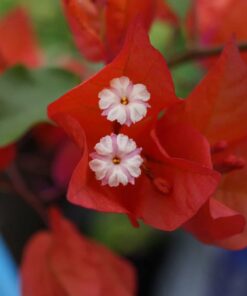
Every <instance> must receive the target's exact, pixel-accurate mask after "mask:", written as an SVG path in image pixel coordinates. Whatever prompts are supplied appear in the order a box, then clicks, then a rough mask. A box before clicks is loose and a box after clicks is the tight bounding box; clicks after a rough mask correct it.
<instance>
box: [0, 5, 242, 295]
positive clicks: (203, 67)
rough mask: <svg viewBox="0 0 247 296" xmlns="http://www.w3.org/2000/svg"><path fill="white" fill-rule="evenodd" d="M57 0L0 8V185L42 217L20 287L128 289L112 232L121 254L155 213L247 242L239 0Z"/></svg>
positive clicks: (213, 236)
mask: <svg viewBox="0 0 247 296" xmlns="http://www.w3.org/2000/svg"><path fill="white" fill-rule="evenodd" d="M60 2H61V3H60V9H57V7H56V8H54V7H55V6H54V7H53V6H52V5H53V4H52V3H49V5H51V7H49V8H48V9H47V10H46V9H45V10H42V9H40V8H36V9H35V7H33V6H31V5H30V7H29V10H26V9H24V8H14V9H13V10H10V11H8V12H7V13H6V14H4V15H3V16H1V15H0V171H1V174H0V193H1V195H3V196H5V195H7V196H8V195H10V196H11V197H13V196H15V195H17V196H18V197H19V196H20V197H21V198H22V199H23V200H24V201H25V203H27V204H28V205H29V206H30V208H31V209H33V210H34V212H36V214H37V216H38V217H39V219H40V220H41V223H42V227H43V229H39V230H38V231H37V229H34V230H30V232H31V234H30V235H27V233H26V228H27V227H26V226H23V229H24V228H25V231H24V232H25V238H24V239H23V240H24V242H23V244H22V246H21V247H20V250H18V251H19V254H21V255H20V256H19V257H18V256H16V257H18V258H17V259H18V260H19V261H21V267H20V275H21V291H22V292H21V293H22V295H23V296H34V295H35V296H56V295H59V296H67V295H68V296H80V295H85V296H107V295H113V296H115V295H116V296H134V295H137V293H138V292H137V290H138V289H137V278H138V277H137V276H136V275H137V273H136V270H135V268H134V267H133V266H132V264H131V262H130V261H128V260H126V259H124V258H121V257H120V256H118V255H117V254H114V251H111V250H109V249H108V248H107V247H105V246H103V245H102V244H101V243H100V242H97V240H99V237H100V238H102V237H103V238H104V235H105V234H107V233H108V232H109V233H110V234H109V235H108V242H109V237H110V240H111V239H112V236H113V235H112V234H113V233H114V231H115V233H116V232H117V233H118V240H119V242H118V247H119V245H121V247H120V248H119V249H118V251H119V250H121V253H123V254H128V251H126V250H127V249H128V250H134V251H133V253H131V254H128V255H131V256H130V258H131V259H132V258H133V257H134V256H136V254H138V251H139V249H138V248H140V245H141V244H143V245H144V246H147V245H148V242H150V241H155V240H153V238H154V236H155V234H154V233H155V232H154V230H153V229H159V230H161V231H160V232H161V236H163V235H165V233H166V232H170V231H174V230H176V229H182V230H184V232H187V233H188V232H189V233H190V234H192V235H193V236H194V237H196V238H197V239H198V240H200V241H202V242H203V243H205V244H211V245H215V246H217V247H221V248H226V249H232V250H238V249H243V248H246V247H247V228H246V227H247V226H246V219H247V212H246V208H247V206H246V201H247V199H246V197H247V185H246V184H247V183H246V178H247V171H246V162H247V65H246V51H247V40H246V38H247V29H246V28H247V27H246V25H244V22H245V15H246V8H247V7H246V1H244V0H243V1H240V0H239V1H233V0H232V1H231V0H223V1H219V3H216V2H217V1H206V0H194V1H191V5H188V7H187V10H186V11H183V12H182V13H181V11H180V6H181V5H180V4H181V3H180V4H179V5H177V6H178V7H176V5H175V4H173V6H172V7H171V6H170V5H169V4H168V3H167V2H166V1H163V0H155V1H154V0H142V1H140V0H109V1H106V0H95V1H93V0H80V1H79V0H61V1H60ZM171 2H172V1H169V3H171ZM175 2H177V1H175ZM175 2H174V3H175ZM236 3H237V4H236ZM46 5H48V3H47V4H46V3H44V6H46ZM55 5H56V4H55ZM61 8H62V10H61ZM4 9H5V8H4ZM53 9H54V11H53ZM27 11H30V12H31V15H32V16H33V18H32V17H31V16H29V13H28V12H27ZM47 11H49V13H48V12H47ZM0 12H1V3H0ZM62 12H63V13H64V15H62V14H61V13H62ZM178 12H179V13H178ZM57 13H58V15H59V18H58V19H56V20H55V21H54V23H52V19H53V18H54V19H55V18H56V17H57ZM35 17H37V23H36V25H35V27H34V26H33V25H32V21H31V20H32V19H35ZM223 17H224V18H225V21H224V22H222V18H223ZM45 18H47V22H45ZM34 28H35V29H36V30H37V32H38V33H37V34H36V33H35V29H34ZM51 28H52V30H51V31H50V29H51ZM48 31H49V32H48ZM161 33H162V34H161ZM53 34H54V37H52V36H53ZM53 39H54V40H55V39H56V40H55V41H56V42H57V41H59V42H57V43H56V42H53V41H54V40H53ZM57 39H58V40H57ZM161 40H164V41H165V42H164V44H161ZM157 41H158V42H157ZM74 43H75V44H74ZM156 43H158V45H157V44H156ZM187 45H189V47H188V48H187V47H186V46H187ZM157 48H159V50H158V49H157ZM212 57H213V59H212ZM205 59H206V62H205ZM210 59H211V60H210ZM202 60H203V62H202ZM191 61H193V63H191V65H190V66H189V67H185V68H183V66H184V65H183V64H184V63H189V62H191ZM212 62H213V63H212ZM174 69H175V70H174ZM181 69H182V70H181ZM184 69H185V70H184ZM188 78H190V80H188ZM200 80H201V81H200ZM188 81H190V83H191V82H192V83H191V84H192V85H187V82H188ZM181 86H182V91H181V89H180V88H181ZM183 86H184V88H183ZM187 89H189V90H190V92H189V93H188V95H187V96H186V98H183V99H182V98H180V92H181V93H184V92H186V91H187ZM10 201H11V198H10ZM0 206H1V204H0ZM63 212H65V213H63ZM1 213H2V212H1ZM6 213H7V211H6ZM100 213H102V214H100ZM108 213H111V214H116V215H113V216H112V217H117V218H113V220H110V221H118V220H117V219H119V217H123V218H126V217H127V219H126V220H127V223H128V224H127V225H128V226H127V227H128V228H126V224H124V225H123V224H119V225H118V223H117V222H116V223H115V222H113V223H112V224H114V223H115V224H114V225H113V227H114V230H113V231H112V232H111V229H110V230H109V229H108V228H109V227H108V226H109V224H108V225H107V224H104V223H105V221H104V222H102V223H98V224H101V225H100V227H99V228H97V218H95V217H105V218H103V220H104V219H108V218H106V217H111V215H108ZM7 214H8V213H7ZM97 215H99V216H97ZM100 215H102V216H100ZM4 216H5V210H3V217H4ZM8 216H14V214H13V215H11V214H10V215H9V214H8ZM65 216H66V218H65ZM8 218H9V217H8ZM25 218H26V217H25ZM3 219H4V218H3ZM114 219H116V220H114ZM70 220H71V221H70ZM103 220H102V221H103ZM7 221H9V220H7ZM95 221H96V222H95ZM32 222H33V221H32V220H31V221H30V222H29V225H28V227H30V225H32ZM142 222H144V223H142ZM1 224H3V223H0V225H1ZM13 224H16V223H13ZM17 224H18V223H17ZM74 224H75V225H74ZM144 224H145V225H144ZM11 225H12V224H11ZM18 225H19V224H18ZM92 225H94V227H96V229H97V230H98V231H95V232H94V230H92V229H94V228H93V226H92ZM95 225H96V226H95ZM105 225H107V227H105ZM77 226H78V227H77ZM21 227H22V223H20V227H19V228H21ZM110 227H112V225H110ZM7 228H8V231H11V227H7ZM81 229H83V233H86V234H89V236H91V237H92V238H86V237H84V234H83V235H82V234H81V231H80V230H81ZM99 229H100V230H99ZM102 229H103V230H102ZM124 229H128V230H127V231H126V233H125V232H124ZM133 229H135V231H136V232H135V234H134V236H138V235H140V233H141V239H140V237H138V240H140V241H141V242H142V243H141V244H140V241H139V243H137V244H136V245H135V244H134V243H133V245H134V247H133V249H131V247H132V245H131V244H132V242H131V240H132V239H133V236H131V235H130V233H131V231H133ZM143 229H145V230H144V231H143ZM0 231H1V232H2V230H1V229H0ZM3 232H4V231H3ZM99 232H100V236H98V235H97V234H98V233H99ZM18 233H19V230H18ZM20 233H21V231H20ZM7 237H12V235H9V236H8V235H7ZM119 237H120V239H119ZM129 237H131V239H130V238H129ZM150 237H151V239H150ZM27 238H29V241H28V242H27ZM94 239H95V240H94ZM106 241H107V239H106ZM9 245H10V247H11V243H9ZM108 245H110V246H111V247H112V245H113V246H115V245H114V243H113V244H111V243H109V244H108ZM129 245H130V248H129ZM137 246H138V247H137ZM12 248H13V246H12ZM143 248H144V247H143ZM13 249H14V250H15V247H14V248H13ZM115 249H117V248H115ZM125 249H126V250H125ZM115 251H116V250H115ZM125 251H126V252H125ZM140 253H141V252H140ZM15 255H16V254H15ZM133 262H135V260H133ZM0 288H1V287H0ZM0 294H1V290H0Z"/></svg>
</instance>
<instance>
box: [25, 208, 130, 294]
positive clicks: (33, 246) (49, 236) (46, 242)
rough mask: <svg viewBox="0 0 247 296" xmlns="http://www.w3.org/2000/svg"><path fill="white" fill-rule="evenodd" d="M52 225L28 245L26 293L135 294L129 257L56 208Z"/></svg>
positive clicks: (26, 250)
mask: <svg viewBox="0 0 247 296" xmlns="http://www.w3.org/2000/svg"><path fill="white" fill-rule="evenodd" d="M51 225H52V230H51V231H42V232H40V233H39V234H37V235H36V236H34V237H33V238H32V239H31V241H30V242H29V243H28V245H27V247H26V249H25V252H24V257H23V261H22V267H21V276H22V292H23V295H25V296H29V295H30V296H33V295H34V294H35V295H37V296H44V295H46V296H55V295H59V296H63V295H64V296H65V295H66V296H77V295H78V296H80V295H87V296H98V295H111V294H112V295H120V296H131V295H134V294H135V274H134V270H133V268H132V266H131V265H130V264H129V263H127V261H125V260H123V259H120V258H119V257H117V256H116V255H114V254H113V253H111V252H110V251H109V250H108V249H106V248H105V247H103V246H101V245H98V244H96V243H95V242H93V241H90V240H87V239H86V238H84V237H82V236H81V235H80V234H79V232H78V231H77V230H76V229H75V227H74V226H73V225H72V224H71V223H70V222H69V221H67V220H65V219H63V218H62V217H61V215H60V214H59V212H57V211H56V210H53V211H52V212H51ZM64 238H66V239H64Z"/></svg>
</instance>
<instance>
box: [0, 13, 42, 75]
mask: <svg viewBox="0 0 247 296" xmlns="http://www.w3.org/2000/svg"><path fill="white" fill-rule="evenodd" d="M0 36H1V37H0V70H4V69H6V68H8V67H11V66H13V65H15V64H23V65H25V66H28V67H36V66H38V65H39V64H40V53H39V49H38V46H37V42H36V38H35V36H34V34H33V30H32V27H31V24H30V20H29V18H28V16H27V14H26V12H25V11H24V10H22V9H16V10H14V11H12V12H11V13H10V14H8V15H7V16H6V17H5V18H3V19H2V20H0Z"/></svg>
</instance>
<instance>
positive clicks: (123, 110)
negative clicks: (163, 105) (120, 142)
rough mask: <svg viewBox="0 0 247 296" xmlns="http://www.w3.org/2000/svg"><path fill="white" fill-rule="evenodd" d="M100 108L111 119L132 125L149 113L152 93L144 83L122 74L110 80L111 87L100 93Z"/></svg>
mask: <svg viewBox="0 0 247 296" xmlns="http://www.w3.org/2000/svg"><path fill="white" fill-rule="evenodd" d="M99 99H100V100H99V108H100V109H101V110H103V112H102V115H103V116H107V119H108V120H110V121H115V120H116V121H117V122H119V123H120V124H121V125H123V124H126V125H127V126H130V125H131V124H132V123H136V122H138V121H140V120H141V119H142V118H144V117H145V116H146V114H147V108H149V107H150V105H149V104H148V103H147V102H148V101H149V100H150V93H149V92H148V90H147V88H146V86H145V85H144V84H140V83H138V84H133V83H132V82H131V81H130V79H129V78H128V77H125V76H122V77H120V78H115V79H113V80H111V82H110V88H105V89H103V90H102V91H101V92H100V93H99Z"/></svg>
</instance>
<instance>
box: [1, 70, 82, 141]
mask: <svg viewBox="0 0 247 296" xmlns="http://www.w3.org/2000/svg"><path fill="white" fill-rule="evenodd" d="M76 83H78V78H77V77H76V76H75V75H74V74H71V73H69V72H67V71H64V70H60V69H40V70H27V69H25V68H23V67H20V66H18V67H15V68H12V69H10V70H8V71H6V72H5V73H4V74H2V75H1V76H0V146H5V145H7V144H10V143H13V142H15V141H17V140H18V139H19V138H20V137H21V136H22V135H24V134H25V133H26V132H27V131H28V129H29V128H31V127H32V126H33V125H35V124H37V123H39V122H42V121H47V120H48V118H47V114H46V109H47V105H48V104H49V103H51V102H52V101H54V100H55V99H57V98H58V97H59V96H61V95H62V94H63V93H65V92H66V91H67V90H69V89H70V88H72V87H74V86H75V85H76Z"/></svg>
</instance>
